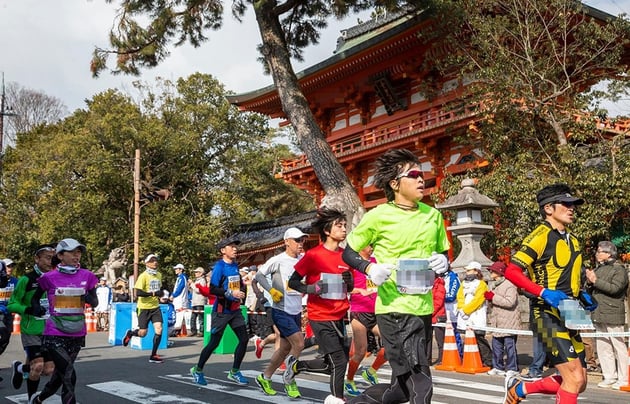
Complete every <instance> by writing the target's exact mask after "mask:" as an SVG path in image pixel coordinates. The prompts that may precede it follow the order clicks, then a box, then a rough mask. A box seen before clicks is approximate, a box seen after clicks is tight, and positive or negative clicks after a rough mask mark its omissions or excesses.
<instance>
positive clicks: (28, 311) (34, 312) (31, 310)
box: [24, 306, 46, 317]
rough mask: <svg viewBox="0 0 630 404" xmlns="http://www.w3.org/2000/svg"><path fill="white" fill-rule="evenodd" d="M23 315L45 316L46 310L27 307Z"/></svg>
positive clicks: (40, 307) (39, 307) (38, 307)
mask: <svg viewBox="0 0 630 404" xmlns="http://www.w3.org/2000/svg"><path fill="white" fill-rule="evenodd" d="M24 314H30V315H31V316H35V317H41V316H43V315H45V314H46V309H44V308H43V307H42V306H33V307H27V308H26V309H24Z"/></svg>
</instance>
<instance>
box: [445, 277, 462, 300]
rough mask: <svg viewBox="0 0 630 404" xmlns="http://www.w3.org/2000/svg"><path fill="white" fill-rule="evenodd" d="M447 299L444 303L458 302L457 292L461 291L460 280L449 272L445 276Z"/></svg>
mask: <svg viewBox="0 0 630 404" xmlns="http://www.w3.org/2000/svg"><path fill="white" fill-rule="evenodd" d="M445 278H447V279H445V282H444V284H445V286H446V297H445V298H444V302H446V303H453V302H454V301H456V300H457V291H458V290H459V285H460V280H459V277H458V276H457V274H456V273H455V272H453V271H448V272H447V274H446V276H445Z"/></svg>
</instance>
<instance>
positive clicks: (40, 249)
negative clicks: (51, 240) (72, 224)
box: [33, 244, 57, 255]
mask: <svg viewBox="0 0 630 404" xmlns="http://www.w3.org/2000/svg"><path fill="white" fill-rule="evenodd" d="M55 247H57V244H40V245H38V246H37V248H35V252H34V253H33V255H39V253H41V252H44V251H52V252H55Z"/></svg>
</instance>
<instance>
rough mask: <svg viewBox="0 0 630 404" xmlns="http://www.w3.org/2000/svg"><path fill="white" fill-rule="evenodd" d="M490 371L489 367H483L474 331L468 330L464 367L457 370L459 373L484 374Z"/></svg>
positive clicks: (465, 342)
mask: <svg viewBox="0 0 630 404" xmlns="http://www.w3.org/2000/svg"><path fill="white" fill-rule="evenodd" d="M488 370H490V368H489V367H488V366H483V364H482V363H481V355H479V348H478V346H477V338H476V337H475V333H474V332H473V330H472V329H470V328H469V329H467V330H466V337H465V341H464V359H463V361H462V365H461V366H458V367H457V368H455V371H456V372H459V373H469V374H474V373H483V372H487V371H488Z"/></svg>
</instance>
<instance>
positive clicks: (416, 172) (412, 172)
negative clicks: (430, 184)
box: [396, 170, 423, 180]
mask: <svg viewBox="0 0 630 404" xmlns="http://www.w3.org/2000/svg"><path fill="white" fill-rule="evenodd" d="M402 177H407V178H413V179H414V180H415V179H418V178H423V176H422V171H420V170H409V171H407V172H404V173H402V174H398V176H397V177H396V179H397V180H399V179H401V178H402Z"/></svg>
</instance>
